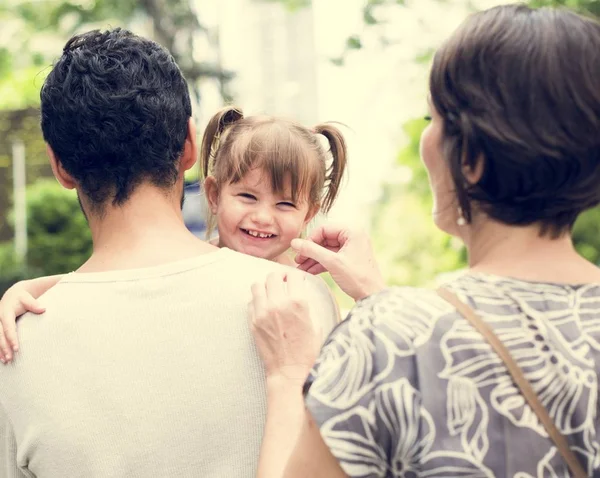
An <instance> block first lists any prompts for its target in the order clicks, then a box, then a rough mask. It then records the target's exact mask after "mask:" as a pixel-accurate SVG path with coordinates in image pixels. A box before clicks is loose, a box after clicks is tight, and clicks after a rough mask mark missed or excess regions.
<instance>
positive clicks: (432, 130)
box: [420, 99, 459, 235]
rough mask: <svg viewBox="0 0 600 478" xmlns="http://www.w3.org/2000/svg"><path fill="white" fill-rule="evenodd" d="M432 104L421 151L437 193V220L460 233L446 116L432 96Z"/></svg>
mask: <svg viewBox="0 0 600 478" xmlns="http://www.w3.org/2000/svg"><path fill="white" fill-rule="evenodd" d="M428 103H429V114H430V118H431V119H430V122H429V124H428V125H427V127H426V128H425V129H424V130H423V133H422V134H421V142H420V153H421V159H422V160H423V164H424V165H425V168H426V169H427V175H428V176H429V186H430V188H431V192H432V194H433V220H434V222H435V225H436V226H437V227H438V228H440V229H441V230H442V231H444V232H447V233H448V234H453V235H456V234H457V233H458V232H459V230H458V226H457V224H456V221H457V219H458V217H459V216H458V203H457V200H456V194H455V191H454V184H453V182H452V176H451V174H450V169H449V168H448V163H447V162H446V159H445V158H444V155H443V153H442V135H443V119H442V117H441V116H440V115H439V113H438V112H437V111H436V109H435V107H434V106H433V104H432V102H431V99H430V100H429V101H428Z"/></svg>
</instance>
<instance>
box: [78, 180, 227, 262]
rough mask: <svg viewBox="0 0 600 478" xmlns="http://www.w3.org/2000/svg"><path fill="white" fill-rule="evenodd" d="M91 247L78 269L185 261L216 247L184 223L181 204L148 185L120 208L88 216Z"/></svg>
mask: <svg viewBox="0 0 600 478" xmlns="http://www.w3.org/2000/svg"><path fill="white" fill-rule="evenodd" d="M89 222H90V229H91V231H92V240H93V243H94V250H93V253H92V256H91V257H90V259H89V260H88V261H87V262H86V263H85V264H84V265H83V266H82V267H81V268H80V269H79V270H78V272H102V271H111V270H125V269H138V268H144V267H152V266H157V265H161V264H166V263H169V262H175V261H179V260H184V259H187V258H190V257H194V256H197V255H200V254H204V253H208V252H213V251H216V250H217V248H215V247H214V246H211V245H210V244H207V243H205V242H202V241H201V240H199V239H198V238H196V237H195V236H194V235H193V234H192V233H191V232H190V231H189V230H188V229H187V228H186V226H185V223H184V221H183V215H182V213H181V203H180V201H178V200H177V198H175V197H169V196H167V195H166V194H164V193H163V192H162V191H161V190H159V189H157V188H155V187H151V186H141V187H139V188H138V189H137V190H136V191H135V192H134V194H133V195H132V197H131V198H130V199H129V200H128V201H127V202H126V203H125V204H124V205H123V206H120V207H114V206H112V205H107V206H106V208H105V211H104V214H103V215H102V217H99V216H95V215H89Z"/></svg>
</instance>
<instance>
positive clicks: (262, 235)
mask: <svg viewBox="0 0 600 478" xmlns="http://www.w3.org/2000/svg"><path fill="white" fill-rule="evenodd" d="M248 234H250V235H251V236H254V237H260V238H261V239H264V238H266V237H271V236H272V235H273V234H263V233H262V232H255V231H248Z"/></svg>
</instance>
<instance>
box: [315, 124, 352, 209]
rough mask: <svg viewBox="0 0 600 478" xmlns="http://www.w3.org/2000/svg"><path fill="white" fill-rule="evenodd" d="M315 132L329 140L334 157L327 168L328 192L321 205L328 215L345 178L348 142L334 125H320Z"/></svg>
mask: <svg viewBox="0 0 600 478" xmlns="http://www.w3.org/2000/svg"><path fill="white" fill-rule="evenodd" d="M314 130H315V132H316V133H317V134H322V135H323V136H325V138H327V141H328V142H329V149H330V151H331V156H332V162H331V165H330V166H329V168H327V177H326V184H327V186H326V188H327V192H326V194H325V197H324V198H323V203H322V204H321V210H322V211H323V212H324V213H327V212H328V211H329V210H330V209H331V206H333V203H334V202H335V200H336V198H337V196H338V193H339V191H340V185H341V182H342V177H343V176H344V171H345V169H346V160H347V157H348V151H347V148H346V140H345V139H344V136H343V135H342V132H341V131H340V130H339V129H338V128H336V127H335V126H333V125H332V124H330V123H323V124H319V125H317V126H315V128H314Z"/></svg>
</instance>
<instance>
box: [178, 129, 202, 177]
mask: <svg viewBox="0 0 600 478" xmlns="http://www.w3.org/2000/svg"><path fill="white" fill-rule="evenodd" d="M197 160H198V142H197V140H196V124H195V123H194V119H193V118H190V119H189V121H188V130H187V136H186V138H185V144H184V146H183V154H182V155H181V161H180V167H181V171H180V172H181V173H183V172H185V171H188V170H189V169H192V168H193V167H194V165H195V164H196V161H197Z"/></svg>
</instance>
